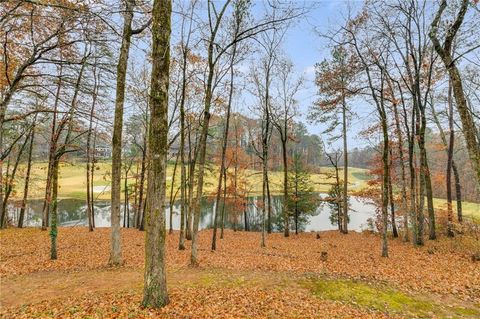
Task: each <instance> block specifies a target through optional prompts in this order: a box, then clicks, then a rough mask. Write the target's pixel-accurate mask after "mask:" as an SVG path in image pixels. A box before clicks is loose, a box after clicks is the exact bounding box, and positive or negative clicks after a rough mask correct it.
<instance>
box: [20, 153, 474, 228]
mask: <svg viewBox="0 0 480 319" xmlns="http://www.w3.org/2000/svg"><path fill="white" fill-rule="evenodd" d="M96 167H97V169H96V171H95V178H94V185H95V186H106V185H110V180H111V175H110V171H111V164H110V163H109V162H100V163H97V164H96ZM24 171H25V169H24V167H20V169H19V172H18V175H17V176H18V178H17V182H16V185H15V193H14V194H13V197H14V198H16V199H20V197H21V196H22V190H23V173H24ZM135 171H136V166H133V167H132V169H131V172H130V174H129V176H130V179H129V184H133V183H134V182H135V181H134V178H133V175H134V172H135ZM320 171H321V174H312V176H311V180H312V182H313V183H314V188H315V191H317V192H328V190H329V188H330V183H332V182H333V179H327V178H326V176H325V175H326V174H325V173H332V172H333V169H332V168H330V167H322V168H321V169H320ZM46 174H47V163H45V162H36V163H34V165H33V167H32V177H31V183H32V184H31V187H30V194H29V195H30V196H29V197H30V198H42V197H43V194H44V187H45V186H44V185H45V178H46ZM172 174H173V165H168V170H167V184H168V186H169V187H170V183H171V179H172ZM179 174H180V168H177V176H176V183H175V184H176V185H178V183H179V177H180V175H179ZM217 176H218V170H217V168H216V167H214V168H211V169H210V170H207V174H206V178H205V192H206V193H211V192H213V190H214V189H215V188H216V184H217ZM247 176H248V185H250V186H251V189H250V194H252V195H254V194H260V193H261V185H262V176H261V174H260V172H257V171H253V170H248V171H247ZM269 176H270V183H271V191H272V193H273V194H280V193H281V192H282V187H283V173H282V172H281V171H277V172H270V174H269ZM367 180H368V175H367V173H366V170H365V169H361V168H349V181H350V190H352V191H356V190H360V189H362V188H363V187H364V186H365V183H366V181H367ZM85 187H86V176H85V164H84V163H74V164H72V163H62V164H61V168H60V190H59V195H60V197H62V198H79V199H84V198H85ZM122 188H123V181H122ZM169 195H170V193H169V192H167V196H169ZM97 196H98V199H103V200H108V199H110V192H108V191H107V192H104V193H102V194H99V193H95V197H97ZM434 204H435V206H436V207H444V206H445V200H444V199H437V198H435V201H434ZM463 207H464V213H465V215H467V216H472V217H473V218H475V219H476V220H480V203H469V202H464V203H463Z"/></svg>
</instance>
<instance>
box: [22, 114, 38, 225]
mask: <svg viewBox="0 0 480 319" xmlns="http://www.w3.org/2000/svg"><path fill="white" fill-rule="evenodd" d="M36 122H37V115H35V118H34V119H33V125H32V134H31V135H30V146H29V149H28V159H27V171H26V173H25V186H24V188H23V199H22V207H21V208H20V216H19V218H18V228H23V221H24V219H25V211H26V209H27V199H28V189H29V186H30V172H31V170H32V154H33V144H34V140H35V126H36Z"/></svg>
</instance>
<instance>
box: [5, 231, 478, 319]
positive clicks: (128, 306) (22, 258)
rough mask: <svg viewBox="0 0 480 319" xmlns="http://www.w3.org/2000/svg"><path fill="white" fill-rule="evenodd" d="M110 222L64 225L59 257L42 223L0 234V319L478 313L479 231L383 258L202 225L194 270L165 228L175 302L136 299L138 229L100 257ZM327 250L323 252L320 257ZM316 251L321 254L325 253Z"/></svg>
mask: <svg viewBox="0 0 480 319" xmlns="http://www.w3.org/2000/svg"><path fill="white" fill-rule="evenodd" d="M109 235H110V230H109V229H107V228H103V229H102V228H99V229H96V230H95V231H94V232H92V233H89V232H88V229H86V228H60V230H59V237H58V254H59V258H58V260H55V261H51V260H49V236H48V232H46V231H41V230H39V229H7V230H2V231H0V242H1V243H2V244H1V246H0V278H1V285H0V304H1V308H0V317H4V318H32V317H35V318H37V317H40V318H43V317H57V318H68V317H75V318H109V317H113V318H149V317H157V318H158V317H162V318H242V317H243V318H335V317H337V318H479V317H480V266H479V265H480V264H479V263H478V262H474V261H472V259H471V255H472V252H475V251H478V250H479V249H480V247H479V242H478V239H475V238H472V237H469V236H460V235H459V236H457V237H456V238H455V239H454V240H452V239H448V238H440V239H439V240H436V241H428V242H427V243H426V245H425V246H424V247H413V246H412V244H410V243H404V242H402V241H401V240H400V239H392V240H391V241H390V242H389V257H388V258H382V257H380V238H379V237H378V236H376V235H374V234H370V233H355V232H351V233H349V234H348V235H341V234H339V233H337V232H335V231H330V232H321V233H320V239H317V238H316V234H315V233H303V234H299V235H294V234H293V235H291V236H290V237H289V238H284V237H283V236H282V234H271V235H269V236H268V238H267V247H266V248H261V247H260V245H259V241H260V234H259V233H254V232H233V231H230V230H229V231H226V232H225V238H224V239H222V240H219V242H218V246H217V247H218V248H217V251H215V252H211V251H210V249H209V247H210V239H211V231H202V232H200V236H199V238H200V247H199V248H200V250H199V261H200V267H199V268H194V269H193V268H189V267H188V261H189V256H190V251H189V246H188V245H189V242H187V250H185V251H179V250H178V249H177V245H178V232H174V233H173V234H169V235H168V237H167V252H166V259H167V273H168V277H167V279H168V285H169V296H170V301H171V302H170V304H169V305H168V306H167V307H165V308H163V309H161V310H158V311H153V310H150V309H143V308H141V307H140V306H139V305H140V302H141V297H142V284H143V283H142V281H143V262H144V247H143V244H144V233H143V232H139V231H137V230H134V229H122V244H123V245H122V247H123V257H124V261H125V263H124V265H123V266H122V267H117V268H110V267H108V266H106V263H107V260H108V251H109V238H110V236H109ZM325 253H326V255H325ZM322 255H323V257H322Z"/></svg>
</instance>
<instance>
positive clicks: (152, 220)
mask: <svg viewBox="0 0 480 319" xmlns="http://www.w3.org/2000/svg"><path fill="white" fill-rule="evenodd" d="M171 14H172V3H171V1H170V0H155V1H154V3H153V11H152V17H153V24H152V75H151V90H150V109H151V115H150V131H149V139H148V143H149V156H148V160H149V166H148V167H149V173H148V183H147V188H148V189H147V193H148V195H147V200H148V205H147V210H146V211H145V219H146V223H145V225H146V234H145V279H144V289H143V301H142V305H143V306H145V307H154V308H160V307H163V306H165V305H166V304H168V302H169V299H168V293H167V280H166V271H165V236H166V227H165V182H166V173H167V153H168V84H169V65H170V32H171Z"/></svg>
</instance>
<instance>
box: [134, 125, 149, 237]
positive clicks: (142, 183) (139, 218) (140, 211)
mask: <svg viewBox="0 0 480 319" xmlns="http://www.w3.org/2000/svg"><path fill="white" fill-rule="evenodd" d="M146 134H147V132H145V137H144V140H143V149H142V164H141V169H140V186H139V187H140V189H139V190H138V193H139V194H138V212H137V221H136V224H137V228H138V229H139V230H143V228H142V221H143V215H144V212H145V209H144V206H145V199H144V196H143V195H144V189H145V171H146V163H147V147H148V146H147V137H146Z"/></svg>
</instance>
